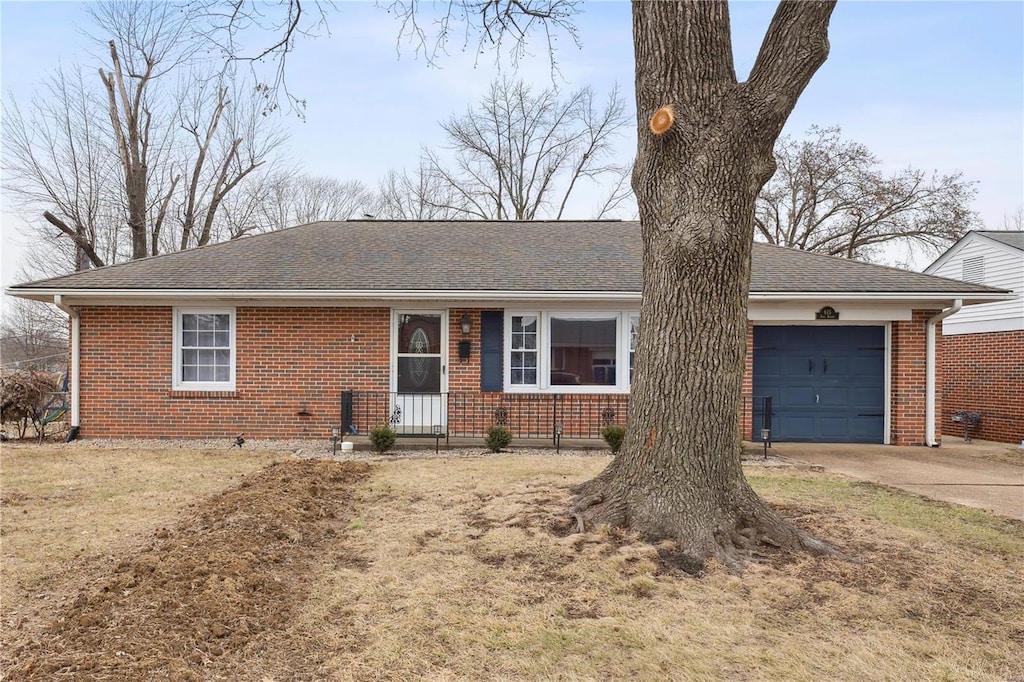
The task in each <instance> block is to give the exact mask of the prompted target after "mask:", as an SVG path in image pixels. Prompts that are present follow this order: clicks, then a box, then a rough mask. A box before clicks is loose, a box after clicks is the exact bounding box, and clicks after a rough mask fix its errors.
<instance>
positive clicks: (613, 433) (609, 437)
mask: <svg viewBox="0 0 1024 682" xmlns="http://www.w3.org/2000/svg"><path fill="white" fill-rule="evenodd" d="M601 438H604V442H605V443H608V446H609V447H610V448H611V449H612V454H613V455H617V454H619V450H620V449H621V448H622V441H623V440H625V438H626V429H624V428H623V427H621V426H614V425H612V424H609V425H608V426H606V427H604V428H603V429H601Z"/></svg>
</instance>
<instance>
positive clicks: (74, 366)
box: [53, 294, 81, 443]
mask: <svg viewBox="0 0 1024 682" xmlns="http://www.w3.org/2000/svg"><path fill="white" fill-rule="evenodd" d="M53 302H54V304H55V305H56V306H57V307H58V308H60V309H61V310H63V311H64V312H65V313H67V314H68V319H69V320H71V367H69V368H68V387H69V389H70V391H71V423H70V425H69V426H70V429H69V431H68V437H67V441H66V442H68V443H70V442H71V441H73V440H75V439H76V438H78V428H79V422H78V383H79V382H78V374H79V371H78V367H79V356H80V349H81V341H80V338H81V334H80V329H81V325H80V317H79V315H78V311H77V310H75V309H74V308H72V307H71V306H69V305H66V304H65V303H64V301H63V299H62V298H61V295H60V294H54V296H53Z"/></svg>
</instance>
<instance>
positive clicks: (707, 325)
mask: <svg viewBox="0 0 1024 682" xmlns="http://www.w3.org/2000/svg"><path fill="white" fill-rule="evenodd" d="M833 5H834V3H833V2H799V3H797V2H792V3H790V2H783V3H782V4H781V5H780V7H779V10H778V11H777V13H776V15H775V18H774V19H773V21H772V25H771V27H770V28H769V30H768V34H767V36H766V38H765V42H764V45H763V46H762V48H761V53H760V55H759V57H758V60H757V63H756V64H755V66H754V69H753V71H752V73H751V77H750V80H749V81H748V82H746V83H737V82H736V77H735V71H734V68H733V62H732V46H731V40H730V32H729V16H728V6H727V3H725V2H708V1H699V0H698V1H694V2H634V4H633V32H634V44H635V49H636V73H637V77H636V97H637V118H638V123H639V147H638V152H637V159H636V164H635V166H634V170H633V189H634V191H635V193H636V197H637V203H638V206H639V209H640V223H641V225H642V232H643V240H644V259H643V267H644V271H643V281H644V286H643V303H642V307H641V313H640V314H641V324H640V342H639V346H638V350H637V357H636V373H635V376H634V379H633V384H632V389H631V397H630V408H629V423H628V431H627V436H626V441H625V443H624V446H623V449H622V452H621V453H620V454H619V456H618V457H616V459H615V460H613V461H612V463H611V464H610V465H609V466H608V468H607V469H606V470H605V471H604V472H603V473H602V474H601V475H600V476H599V477H598V478H596V479H594V480H592V481H590V482H588V483H586V484H584V485H583V486H581V489H580V491H579V493H580V498H579V500H578V503H577V506H576V509H575V511H576V512H578V513H579V514H580V517H579V518H580V519H581V520H582V521H584V522H586V523H588V524H598V523H609V524H612V525H615V526H623V527H627V528H630V529H633V530H636V531H638V532H640V533H641V534H642V535H644V536H646V537H648V538H650V539H666V538H667V539H672V540H675V541H676V542H677V543H678V545H679V550H680V551H681V552H682V554H683V555H684V556H686V557H688V558H689V560H690V565H691V566H692V567H693V568H695V569H696V568H698V567H699V566H701V565H703V562H704V560H706V559H707V558H710V557H715V558H718V559H719V560H721V561H723V562H724V563H726V564H728V565H730V566H733V565H735V562H736V560H737V558H738V557H739V555H741V554H742V553H743V552H745V551H748V550H753V549H756V547H757V546H758V545H761V544H768V545H772V546H781V547H790V548H796V547H805V548H809V549H812V550H815V551H827V550H828V546H827V545H825V544H823V543H821V542H818V541H816V540H814V539H813V538H811V537H810V536H808V535H807V534H805V533H803V532H801V531H798V530H797V529H795V528H793V527H792V526H790V525H789V524H787V523H786V522H784V521H783V520H782V519H781V518H780V517H779V516H778V515H777V514H776V513H775V512H774V511H772V510H771V509H770V508H769V507H768V506H767V505H766V504H765V503H764V502H762V501H761V499H760V498H759V497H758V496H757V494H756V493H755V492H754V491H753V490H752V489H751V488H750V486H749V485H748V484H747V481H746V479H745V478H744V475H743V470H742V467H741V464H740V454H741V442H740V425H739V414H740V402H741V382H742V378H743V372H744V358H745V355H746V347H745V346H746V335H747V334H746V332H747V300H748V294H749V289H750V254H751V247H752V242H753V229H754V222H753V221H754V202H755V200H756V198H757V194H758V192H759V191H760V189H761V187H762V186H763V185H764V183H765V182H766V181H767V180H768V178H770V177H771V174H772V172H774V160H773V155H772V149H773V145H774V143H775V140H776V138H777V137H778V135H779V133H780V132H781V129H782V125H783V124H784V122H785V119H786V117H787V116H788V115H789V112H790V111H791V110H792V107H793V105H794V104H795V102H796V99H797V97H798V96H799V94H800V92H801V91H802V90H803V88H804V86H806V84H807V82H808V81H809V80H810V77H811V75H812V74H813V73H814V71H816V70H817V68H818V66H820V65H821V63H823V62H824V60H825V56H826V55H827V53H828V42H827V37H826V35H827V27H828V20H829V16H830V14H831V11H832V7H833ZM666 105H667V106H669V107H671V109H670V115H672V116H674V122H673V123H672V124H671V126H670V127H669V128H668V130H667V131H664V132H660V131H659V132H660V134H656V133H655V132H653V130H654V129H655V128H656V126H651V127H649V126H648V121H649V117H651V115H652V114H654V112H656V111H657V110H659V109H660V108H662V107H665V106H666ZM663 111H664V110H663Z"/></svg>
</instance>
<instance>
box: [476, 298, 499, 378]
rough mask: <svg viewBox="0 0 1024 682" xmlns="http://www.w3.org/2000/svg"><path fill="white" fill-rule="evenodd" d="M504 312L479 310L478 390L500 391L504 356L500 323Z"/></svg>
mask: <svg viewBox="0 0 1024 682" xmlns="http://www.w3.org/2000/svg"><path fill="white" fill-rule="evenodd" d="M504 321H505V313H504V312H503V311H501V310H483V311H481V312H480V390H481V391H500V390H501V384H502V375H503V372H502V366H501V362H502V359H503V358H504V355H505V353H504V348H503V345H504V334H502V325H503V324H504Z"/></svg>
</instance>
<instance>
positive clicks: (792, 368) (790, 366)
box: [780, 354, 814, 377]
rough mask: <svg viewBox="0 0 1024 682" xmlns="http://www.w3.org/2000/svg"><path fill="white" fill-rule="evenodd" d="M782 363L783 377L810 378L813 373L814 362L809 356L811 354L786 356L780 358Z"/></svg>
mask: <svg viewBox="0 0 1024 682" xmlns="http://www.w3.org/2000/svg"><path fill="white" fill-rule="evenodd" d="M780 361H781V366H782V372H781V375H782V376H790V377H798V376H801V375H803V376H809V375H810V374H811V373H812V371H813V362H814V360H813V359H812V358H811V357H810V356H809V354H807V355H804V354H801V355H791V356H784V357H782V358H780Z"/></svg>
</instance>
